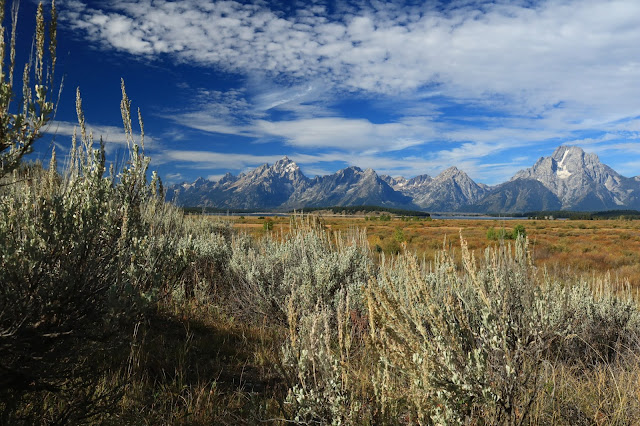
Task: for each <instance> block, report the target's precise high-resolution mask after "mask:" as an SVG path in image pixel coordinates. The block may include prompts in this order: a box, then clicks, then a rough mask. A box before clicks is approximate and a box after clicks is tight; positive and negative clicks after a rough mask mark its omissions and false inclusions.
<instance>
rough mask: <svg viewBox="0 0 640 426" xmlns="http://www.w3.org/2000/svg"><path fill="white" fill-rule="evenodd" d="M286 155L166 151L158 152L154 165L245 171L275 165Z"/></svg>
mask: <svg viewBox="0 0 640 426" xmlns="http://www.w3.org/2000/svg"><path fill="white" fill-rule="evenodd" d="M283 156H284V155H264V156H260V155H251V154H236V153H221V152H211V151H197V150H177V149H165V150H162V151H161V152H158V153H157V154H156V155H155V156H154V158H153V162H154V164H158V165H160V164H165V163H167V162H175V163H187V164H190V167H192V168H196V169H221V170H244V169H248V168H253V167H257V166H259V165H261V164H264V163H270V164H272V163H275V162H276V161H278V160H280V159H281V158H282V157H283Z"/></svg>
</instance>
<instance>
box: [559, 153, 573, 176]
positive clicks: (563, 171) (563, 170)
mask: <svg viewBox="0 0 640 426" xmlns="http://www.w3.org/2000/svg"><path fill="white" fill-rule="evenodd" d="M568 153H569V150H566V151H565V152H564V155H563V156H562V160H560V162H559V163H558V170H557V171H556V174H557V175H558V177H559V178H560V179H566V178H568V177H569V176H571V174H572V173H571V172H570V171H569V170H567V166H566V165H565V164H564V160H565V159H566V158H567V154H568Z"/></svg>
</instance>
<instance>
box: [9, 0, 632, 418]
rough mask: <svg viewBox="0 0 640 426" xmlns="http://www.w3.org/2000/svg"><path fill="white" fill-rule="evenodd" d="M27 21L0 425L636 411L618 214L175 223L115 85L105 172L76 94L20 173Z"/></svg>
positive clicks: (28, 122) (45, 84)
mask: <svg viewBox="0 0 640 426" xmlns="http://www.w3.org/2000/svg"><path fill="white" fill-rule="evenodd" d="M3 6H4V4H3V3H2V2H0V10H4V7H3ZM51 15H52V18H51V22H50V23H49V25H48V27H46V26H45V19H44V17H43V12H42V7H41V8H39V12H38V16H37V19H36V21H37V28H36V38H35V43H34V56H35V58H36V60H35V63H34V64H32V65H33V66H32V67H25V72H24V78H23V86H24V89H23V90H22V92H21V93H22V96H23V99H22V100H21V101H19V102H17V105H16V101H15V89H14V87H13V78H12V77H13V64H11V65H9V68H10V69H9V70H6V69H5V68H3V73H0V84H1V87H0V88H1V89H2V90H0V127H1V129H2V131H1V132H0V424H7V425H20V424H25V425H27V424H28V425H31V424H107V425H110V424H113V425H122V424H135V425H137V424H141V425H142V424H151V425H156V424H185V425H186V424H189V425H191V424H194V425H197V424H203V425H205V424H228V425H239V424H249V425H255V424H276V425H285V424H335V425H339V424H358V425H360V424H362V425H367V424H376V425H386V424H388V425H396V424H407V425H409V424H424V425H444V424H446V425H450V424H465V425H502V424H506V425H548V424H554V425H556V424H557V425H611V424H613V425H629V424H638V419H640V310H639V306H638V298H637V288H638V285H639V282H638V278H639V274H638V272H639V271H638V255H639V251H638V223H637V222H625V221H615V220H612V221H584V222H580V221H575V222H574V221H521V222H512V221H508V222H487V221H480V220H464V221H450V220H433V221H428V220H422V221H407V220H402V219H401V218H391V217H385V220H382V216H380V217H377V218H376V220H372V219H371V218H369V219H366V220H365V218H356V217H335V218H334V217H319V216H295V217H292V218H270V219H268V218H266V217H264V218H262V219H260V218H240V217H237V218H236V217H233V218H219V217H211V216H189V215H185V214H184V213H183V211H182V210H181V209H179V208H177V207H176V206H174V205H172V204H170V203H167V202H166V201H165V200H164V189H163V185H162V180H161V178H160V177H159V176H158V175H157V174H156V173H153V172H150V171H149V170H148V167H149V161H150V159H149V158H148V157H147V156H146V155H145V152H144V127H143V121H142V117H141V114H140V113H138V118H139V120H138V121H139V131H137V132H134V130H133V128H134V126H133V125H132V118H131V116H132V113H131V101H130V100H129V98H128V97H127V94H126V89H125V85H124V82H123V83H122V103H121V112H122V117H123V125H124V132H125V135H126V139H127V141H128V146H129V147H130V148H129V152H128V157H127V159H126V160H125V161H124V162H123V163H122V166H120V167H118V168H116V167H114V166H112V165H110V164H108V163H107V161H106V160H105V149H104V146H103V144H102V143H101V142H99V140H98V139H94V136H93V135H92V134H91V133H89V132H87V130H86V127H85V118H84V113H83V109H82V97H81V96H80V91H79V90H78V91H77V102H76V107H77V115H78V129H77V132H76V135H75V136H74V137H73V142H72V148H71V151H70V154H69V155H68V156H67V157H66V158H65V159H61V161H60V163H61V164H64V166H59V165H58V159H57V156H56V152H55V151H53V152H52V156H51V161H50V162H49V164H48V165H43V164H40V163H33V162H29V161H27V160H28V159H27V158H26V157H25V156H26V155H27V154H28V153H29V152H30V150H31V148H32V145H33V143H35V142H36V141H37V140H38V138H39V137H40V136H41V135H42V130H41V129H42V126H44V125H46V123H47V122H48V121H49V120H50V119H51V118H52V112H53V102H52V101H51V99H52V97H53V96H54V95H55V93H56V92H55V90H52V84H53V83H52V82H53V81H54V79H53V69H54V65H55V16H56V15H55V9H54V10H53V12H52V14H51ZM2 18H3V17H0V22H2V21H3V19H2ZM45 27H46V28H47V29H48V31H47V30H45ZM0 30H1V31H0V33H2V34H5V33H7V34H9V33H11V32H10V31H8V30H7V29H5V28H0ZM12 34H15V32H14V33H12ZM47 34H49V35H48V36H46V35H47ZM12 37H13V36H12ZM47 37H49V38H50V40H49V42H48V43H47V42H45V38H47ZM13 46H14V43H13V42H11V41H9V44H8V45H5V41H4V39H2V40H0V51H1V52H2V54H4V53H5V50H7V51H8V52H9V55H8V57H12V55H13V53H12V51H13ZM44 63H47V64H48V66H47V67H44V66H43V64H44ZM0 65H2V66H3V67H5V66H6V65H7V64H5V61H2V60H0ZM43 70H45V71H46V72H45V71H43ZM62 160H63V161H62Z"/></svg>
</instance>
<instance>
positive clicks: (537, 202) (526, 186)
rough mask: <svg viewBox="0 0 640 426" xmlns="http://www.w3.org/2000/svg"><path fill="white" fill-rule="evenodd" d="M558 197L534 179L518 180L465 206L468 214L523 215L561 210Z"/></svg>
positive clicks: (496, 188)
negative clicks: (524, 213)
mask: <svg viewBox="0 0 640 426" xmlns="http://www.w3.org/2000/svg"><path fill="white" fill-rule="evenodd" d="M561 205H562V203H561V202H560V200H559V199H558V197H557V196H556V195H555V194H554V193H553V192H551V191H550V190H549V189H548V188H547V187H545V186H544V185H543V184H542V183H541V182H539V181H537V180H534V179H523V178H518V179H515V180H511V181H509V182H505V183H503V184H500V185H498V186H497V187H495V188H493V189H492V190H491V191H490V192H489V193H487V194H486V195H485V196H484V197H483V198H482V199H481V200H480V201H478V202H477V203H474V204H471V205H468V206H465V207H464V208H463V210H464V211H466V212H482V213H522V212H528V211H544V210H559V209H560V207H561Z"/></svg>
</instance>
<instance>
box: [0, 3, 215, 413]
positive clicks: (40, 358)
mask: <svg viewBox="0 0 640 426" xmlns="http://www.w3.org/2000/svg"><path fill="white" fill-rule="evenodd" d="M2 3H3V2H2ZM0 6H2V7H1V8H0V10H4V4H0ZM15 16H16V15H15V14H14V15H13V25H12V28H13V29H14V30H13V31H12V34H13V35H12V39H11V42H10V47H9V52H10V55H9V56H10V60H9V61H6V60H4V59H6V58H4V53H3V56H2V59H3V60H2V61H0V62H1V63H2V67H3V68H2V73H1V74H0V77H1V78H0V80H1V81H0V83H1V85H2V91H1V92H0V107H1V108H2V111H3V113H2V114H1V121H0V126H2V132H1V133H2V138H3V139H2V140H0V155H1V157H0V161H1V163H0V177H1V180H0V254H1V257H0V263H1V264H0V283H1V286H0V360H1V361H0V412H2V416H1V418H0V422H2V423H12V422H16V421H23V422H31V421H42V422H45V423H47V422H78V421H81V420H82V419H86V418H90V417H91V416H93V415H95V414H97V413H99V412H101V411H102V412H104V411H107V410H109V409H111V408H112V407H113V404H114V403H115V402H116V401H117V400H118V398H119V395H120V394H121V392H122V388H121V387H118V386H99V383H100V382H101V381H102V380H103V378H104V372H105V369H107V368H109V359H110V358H111V357H113V354H114V353H118V352H119V351H122V350H124V351H125V352H126V351H127V349H128V348H127V345H128V342H129V340H130V334H131V332H132V330H133V328H134V323H135V322H136V321H137V318H138V317H139V315H140V314H141V313H142V312H144V310H145V309H147V306H150V305H149V302H150V301H153V300H154V299H157V298H158V297H161V296H162V295H163V294H168V293H170V292H171V291H172V287H173V286H175V285H178V284H179V283H180V282H181V280H183V279H184V274H185V273H186V272H185V271H189V268H192V266H191V264H192V263H193V258H194V257H196V256H198V255H199V254H198V253H195V254H194V253H193V252H190V253H188V254H184V252H185V251H184V250H183V247H182V246H183V245H184V244H183V243H182V241H181V238H188V237H187V232H186V231H185V229H186V228H185V223H184V217H183V216H182V214H181V213H178V212H177V209H176V208H175V207H173V206H170V205H168V204H165V203H164V200H163V193H162V192H163V191H162V187H161V182H160V180H159V179H158V178H157V176H156V175H155V174H154V175H153V178H152V181H151V182H148V181H147V168H148V164H149V160H148V157H146V156H145V155H144V131H143V126H142V120H141V118H140V117H139V118H140V140H139V143H135V141H134V134H133V131H132V126H131V118H130V101H129V99H128V97H127V95H126V92H125V90H124V83H123V85H122V104H121V109H122V114H123V121H124V126H125V132H126V135H127V140H128V141H129V144H130V152H129V153H130V156H129V160H128V162H127V163H126V165H125V166H124V167H123V168H122V170H120V171H117V172H116V171H114V170H113V168H112V169H111V171H110V172H109V173H107V167H106V164H105V155H104V148H103V147H102V145H101V143H100V146H99V147H97V148H96V146H95V145H96V144H95V143H94V139H93V135H91V134H90V133H88V132H87V131H86V128H85V119H84V113H83V110H82V104H81V98H80V94H79V91H78V93H77V103H76V107H77V112H78V121H79V125H78V129H79V130H78V133H79V135H74V138H73V147H72V150H71V153H70V156H69V158H68V159H67V165H66V167H65V168H64V171H63V172H62V173H58V167H57V161H56V153H55V151H54V152H53V153H52V159H51V163H50V165H49V168H48V170H44V169H43V168H42V167H41V166H40V165H38V164H30V165H25V164H21V163H20V161H21V159H22V157H23V156H24V155H25V154H27V153H28V152H29V151H30V150H31V148H32V146H33V143H34V142H35V141H36V140H37V139H38V137H40V136H41V131H42V126H44V125H45V124H46V123H47V122H48V121H49V120H50V118H51V114H52V112H53V106H52V105H53V104H52V103H51V102H50V100H49V98H50V93H51V91H52V89H53V87H52V85H53V69H54V66H55V27H56V22H55V19H56V13H55V8H54V7H53V8H52V18H51V22H50V24H49V28H50V37H51V38H50V40H49V55H50V59H49V66H48V67H46V70H48V73H49V74H48V75H47V76H46V78H45V76H43V63H44V62H45V57H46V55H45V53H46V52H45V23H44V17H43V16H44V13H43V8H42V5H40V6H39V7H38V12H37V19H36V21H37V27H36V37H35V62H34V63H33V64H28V65H27V66H25V72H24V77H23V89H22V102H21V103H19V105H17V107H16V109H17V112H11V109H12V101H13V99H14V96H16V94H15V93H14V91H13V67H14V56H15V53H14V45H15V25H16V18H15ZM4 33H5V30H4V27H3V28H2V29H1V30H0V47H1V48H2V49H0V51H2V52H5V51H6V50H7V49H6V46H5V44H4V39H3V38H2V37H3V36H4ZM7 62H8V64H9V65H8V67H9V68H8V70H7V69H5V65H6V63H7ZM32 74H33V78H34V82H33V86H32V85H31V83H30V82H31V80H30V77H31V76H32ZM32 93H33V94H34V96H32ZM196 252H197V250H196ZM181 253H182V255H181ZM205 255H206V253H205Z"/></svg>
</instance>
